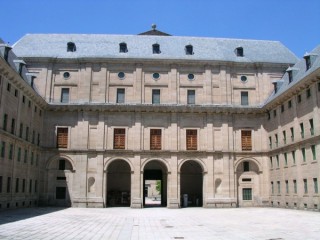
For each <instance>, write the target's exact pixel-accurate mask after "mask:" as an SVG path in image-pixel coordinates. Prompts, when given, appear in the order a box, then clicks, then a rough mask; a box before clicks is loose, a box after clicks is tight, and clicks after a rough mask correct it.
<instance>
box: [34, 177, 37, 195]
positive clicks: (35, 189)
mask: <svg viewBox="0 0 320 240" xmlns="http://www.w3.org/2000/svg"><path fill="white" fill-rule="evenodd" d="M34 192H35V193H37V192H38V180H35V181H34Z"/></svg>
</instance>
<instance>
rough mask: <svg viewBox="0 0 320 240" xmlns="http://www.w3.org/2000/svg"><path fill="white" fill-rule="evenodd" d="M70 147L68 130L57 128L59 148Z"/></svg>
mask: <svg viewBox="0 0 320 240" xmlns="http://www.w3.org/2000/svg"><path fill="white" fill-rule="evenodd" d="M67 147H68V128H60V127H59V128H57V148H67Z"/></svg>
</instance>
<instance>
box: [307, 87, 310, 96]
mask: <svg viewBox="0 0 320 240" xmlns="http://www.w3.org/2000/svg"><path fill="white" fill-rule="evenodd" d="M309 97H311V89H310V88H308V89H307V98H309Z"/></svg>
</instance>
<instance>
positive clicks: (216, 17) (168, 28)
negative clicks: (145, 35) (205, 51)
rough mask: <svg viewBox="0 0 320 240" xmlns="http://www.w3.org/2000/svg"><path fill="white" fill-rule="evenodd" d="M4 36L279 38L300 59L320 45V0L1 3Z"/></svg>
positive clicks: (12, 0) (0, 30) (38, 0)
mask: <svg viewBox="0 0 320 240" xmlns="http://www.w3.org/2000/svg"><path fill="white" fill-rule="evenodd" d="M0 9H1V28H0V37H1V38H2V39H3V40H4V41H5V42H9V43H10V44H13V43H15V42H16V41H17V40H18V39H19V38H21V37H22V36H23V35H25V34H27V33H98V34H137V33H141V32H144V31H147V30H149V29H151V24H152V23H156V24H157V26H158V29H159V30H161V31H163V32H167V33H169V34H172V35H177V36H201V37H219V38H244V39H262V40H277V41H280V42H282V43H283V44H284V45H286V46H287V47H288V48H289V49H290V50H292V51H293V52H294V53H295V54H296V55H297V56H298V57H302V56H303V54H304V53H305V52H307V51H310V50H312V49H313V48H314V47H316V46H317V45H319V44H320V27H319V23H320V0H219V1H217V0H161V1H155V0H122V1H120V0H118V1H116V0H52V1H49V0H0Z"/></svg>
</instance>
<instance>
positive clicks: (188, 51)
mask: <svg viewBox="0 0 320 240" xmlns="http://www.w3.org/2000/svg"><path fill="white" fill-rule="evenodd" d="M186 55H193V46H192V45H187V46H186Z"/></svg>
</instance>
